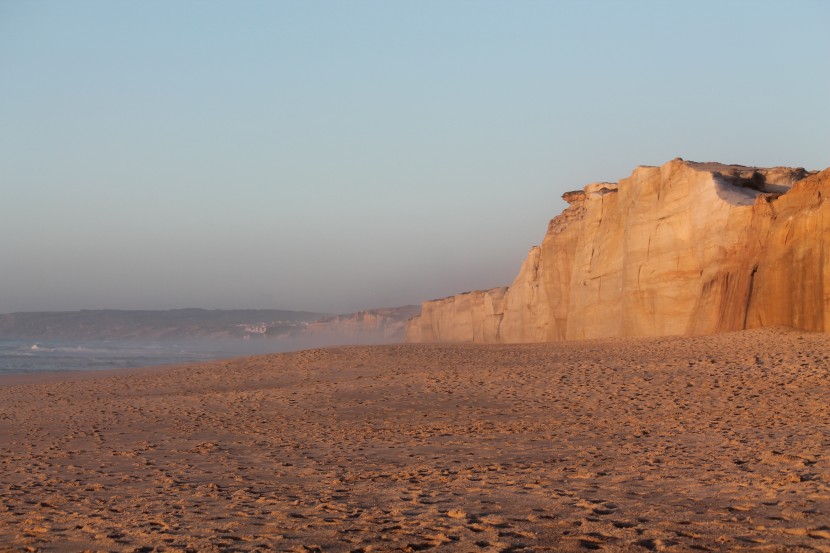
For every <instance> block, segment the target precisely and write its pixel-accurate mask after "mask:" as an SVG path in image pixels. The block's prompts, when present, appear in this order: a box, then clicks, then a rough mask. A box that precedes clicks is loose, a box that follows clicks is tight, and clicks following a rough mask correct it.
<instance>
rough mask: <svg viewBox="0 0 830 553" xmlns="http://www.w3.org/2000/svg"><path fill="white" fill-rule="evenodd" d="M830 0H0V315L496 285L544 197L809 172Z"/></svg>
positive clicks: (304, 300)
mask: <svg viewBox="0 0 830 553" xmlns="http://www.w3.org/2000/svg"><path fill="white" fill-rule="evenodd" d="M828 27H830V2H824V1H791V2H785V1H783V0H782V1H780V2H762V1H752V2H750V1H745V2H738V1H734V2H723V1H717V2H664V1H653V2H645V1H643V2H637V1H633V2H617V1H607V2H600V1H594V2H591V1H579V2H576V1H574V2H555V1H548V2H534V1H516V2H514V1H504V2H489V1H451V0H450V1H411V2H388V1H380V0H378V1H373V2H358V1H343V2H334V1H330V2H314V1H293V2H277V1H268V2H256V1H243V2H231V1H228V2H219V1H198V2H196V1H167V0H165V1H157V2H154V1H132V2H131V1H117V2H112V1H81V0H76V1H64V0H60V1H36V2H33V1H10V0H0V192H2V196H1V197H2V200H0V312H10V311H24V310H26V311H30V310H63V309H80V308H142V309H153V308H175V307H188V306H192V307H208V308H232V307H239V308H256V307H261V308H288V309H305V310H318V311H325V312H347V311H352V310H356V309H360V308H368V307H375V306H392V305H400V304H404V303H415V302H419V301H421V300H424V299H429V298H433V297H440V296H444V295H449V294H452V293H456V292H461V291H464V290H469V289H474V288H487V287H492V286H497V285H503V284H508V283H509V282H510V281H511V280H512V279H513V277H514V276H515V274H516V272H517V271H518V268H519V264H520V262H521V260H522V259H523V258H524V256H525V254H526V252H527V250H528V248H530V247H531V246H532V245H534V244H537V243H539V242H540V241H541V239H542V236H543V234H544V231H545V228H546V224H547V221H548V220H549V219H550V218H551V217H553V216H555V215H556V214H557V213H558V212H559V211H560V210H561V209H562V208H563V206H564V203H563V202H562V201H561V200H560V195H561V194H562V193H563V192H565V191H567V190H572V189H577V188H581V187H582V186H583V185H584V184H586V183H588V182H592V181H598V180H618V179H619V178H622V177H625V176H627V175H628V174H629V173H630V172H631V170H632V169H633V168H634V167H635V166H636V165H639V164H652V165H653V164H661V163H663V162H666V161H668V160H670V159H672V158H674V157H676V156H681V157H684V158H686V159H692V160H699V161H708V160H715V161H724V162H730V163H741V164H745V165H795V166H804V167H806V168H808V169H819V168H824V167H826V166H828V165H830V132H828V131H830V96H828V90H830V33H828V31H827V29H828Z"/></svg>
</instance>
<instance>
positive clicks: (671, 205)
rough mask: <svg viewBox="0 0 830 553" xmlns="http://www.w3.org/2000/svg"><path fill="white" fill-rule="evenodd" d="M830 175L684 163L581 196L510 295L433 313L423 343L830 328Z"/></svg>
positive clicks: (427, 307)
mask: <svg viewBox="0 0 830 553" xmlns="http://www.w3.org/2000/svg"><path fill="white" fill-rule="evenodd" d="M827 197H830V170H824V171H822V172H820V173H808V172H806V171H805V170H804V169H800V168H798V169H792V168H785V167H775V168H771V169H765V168H756V167H743V166H739V165H723V164H718V163H694V162H688V161H684V160H681V159H675V160H673V161H670V162H669V163H666V164H665V165H662V166H660V167H638V168H637V169H635V170H634V172H633V173H632V174H631V176H629V177H628V178H626V179H623V180H621V181H620V182H619V184H618V185H617V184H615V183H595V184H589V185H588V186H586V187H585V188H584V189H583V190H581V191H577V192H568V193H566V194H565V195H564V196H563V198H564V199H565V200H566V201H567V202H568V203H569V207H568V208H567V209H565V210H564V211H563V212H562V214H560V215H559V216H557V217H556V218H554V219H553V220H552V221H551V222H550V224H549V225H548V230H547V233H546V234H545V238H544V240H543V241H542V244H541V246H538V247H534V248H532V249H531V250H530V253H529V254H528V257H527V259H526V260H525V262H524V264H523V265H522V268H521V270H520V271H519V274H518V276H517V277H516V279H515V280H514V281H513V283H512V284H511V285H510V286H509V287H508V288H506V289H504V288H497V289H493V290H485V291H476V292H468V293H466V294H462V295H459V296H453V297H450V298H445V299H441V300H433V301H427V302H424V304H423V306H422V312H421V315H420V316H418V317H415V318H413V319H412V320H411V321H410V323H409V325H408V328H407V339H408V340H410V341H415V342H419V341H474V342H543V341H557V340H570V339H584V338H600V337H614V336H659V335H682V334H687V335H699V334H710V333H715V332H726V331H732V330H740V329H744V328H756V327H763V326H773V325H786V326H792V327H796V328H802V329H806V330H819V331H828V330H830V266H828V263H830V261H828V260H830V257H828V256H826V255H825V249H826V248H828V245H830V205H828V204H827V203H826V202H825V201H824V200H825V198H827Z"/></svg>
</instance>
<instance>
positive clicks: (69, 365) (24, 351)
mask: <svg viewBox="0 0 830 553" xmlns="http://www.w3.org/2000/svg"><path fill="white" fill-rule="evenodd" d="M240 353H241V352H240V351H229V349H228V348H226V347H212V346H211V345H210V343H209V342H202V343H198V344H186V343H184V344H183V343H173V342H168V343H166V342H140V341H123V342H118V341H58V340H44V341H31V340H0V376H2V375H10V374H26V373H34V372H41V371H79V370H96V369H124V368H134V367H148V366H151V365H168V364H172V363H186V362H192V361H207V360H211V359H219V358H222V357H231V356H233V355H239V354H240Z"/></svg>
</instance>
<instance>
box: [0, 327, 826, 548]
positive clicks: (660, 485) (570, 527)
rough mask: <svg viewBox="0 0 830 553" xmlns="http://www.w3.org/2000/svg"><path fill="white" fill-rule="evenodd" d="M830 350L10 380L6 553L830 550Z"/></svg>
mask: <svg viewBox="0 0 830 553" xmlns="http://www.w3.org/2000/svg"><path fill="white" fill-rule="evenodd" d="M829 373H830V336H827V335H817V334H804V333H799V332H793V331H787V330H772V331H770V330H765V331H750V332H743V333H736V334H727V335H720V336H711V337H703V338H691V339H690V338H660V339H646V340H609V341H588V342H575V343H565V344H546V345H500V346H474V345H398V346H378V347H344V348H331V349H323V350H310V351H305V352H299V353H292V354H277V355H268V356H260V357H252V358H244V359H237V360H231V361H222V362H215V363H206V364H201V365H190V366H185V367H173V368H169V369H167V370H164V371H158V370H156V371H147V372H140V371H139V372H134V373H132V374H118V373H113V372H109V373H100V374H98V375H97V376H89V375H86V376H84V377H83V378H80V379H78V380H74V379H72V378H66V377H65V376H64V377H63V378H62V379H60V380H58V381H54V382H48V381H46V382H36V381H29V382H21V381H19V380H18V381H17V382H15V381H12V380H9V381H7V382H6V383H5V384H3V383H0V498H2V503H0V550H6V549H9V550H14V551H16V550H26V549H27V548H28V549H29V550H43V551H82V550H85V549H90V550H95V551H199V552H201V551H256V550H259V551H344V552H351V551H357V552H369V551H421V550H429V551H436V552H443V551H463V552H470V551H504V552H519V551H590V550H604V551H635V552H640V553H643V552H647V551H649V550H657V551H662V550H667V551H695V550H697V551H724V550H728V551H736V550H747V551H749V550H751V551H755V550H757V551H797V550H804V551H812V550H821V551H830V450H828V446H830V374H829Z"/></svg>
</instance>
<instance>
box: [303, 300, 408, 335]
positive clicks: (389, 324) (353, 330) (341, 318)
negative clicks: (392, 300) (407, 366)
mask: <svg viewBox="0 0 830 553" xmlns="http://www.w3.org/2000/svg"><path fill="white" fill-rule="evenodd" d="M420 311H421V308H420V307H418V306H417V305H405V306H402V307H383V308H380V309H369V310H366V311H358V312H357V313H349V314H348V315H337V316H334V317H325V318H322V319H319V320H317V321H314V322H313V323H310V324H309V325H308V326H306V327H305V329H304V331H303V332H302V334H299V335H298V337H299V338H303V339H307V340H312V341H313V342H314V343H315V344H328V343H332V344H335V343H336V344H347V343H348V344H382V343H390V342H400V341H402V340H403V339H404V336H405V334H406V324H407V320H408V319H409V318H410V317H412V316H413V315H416V314H418V313H420Z"/></svg>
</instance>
